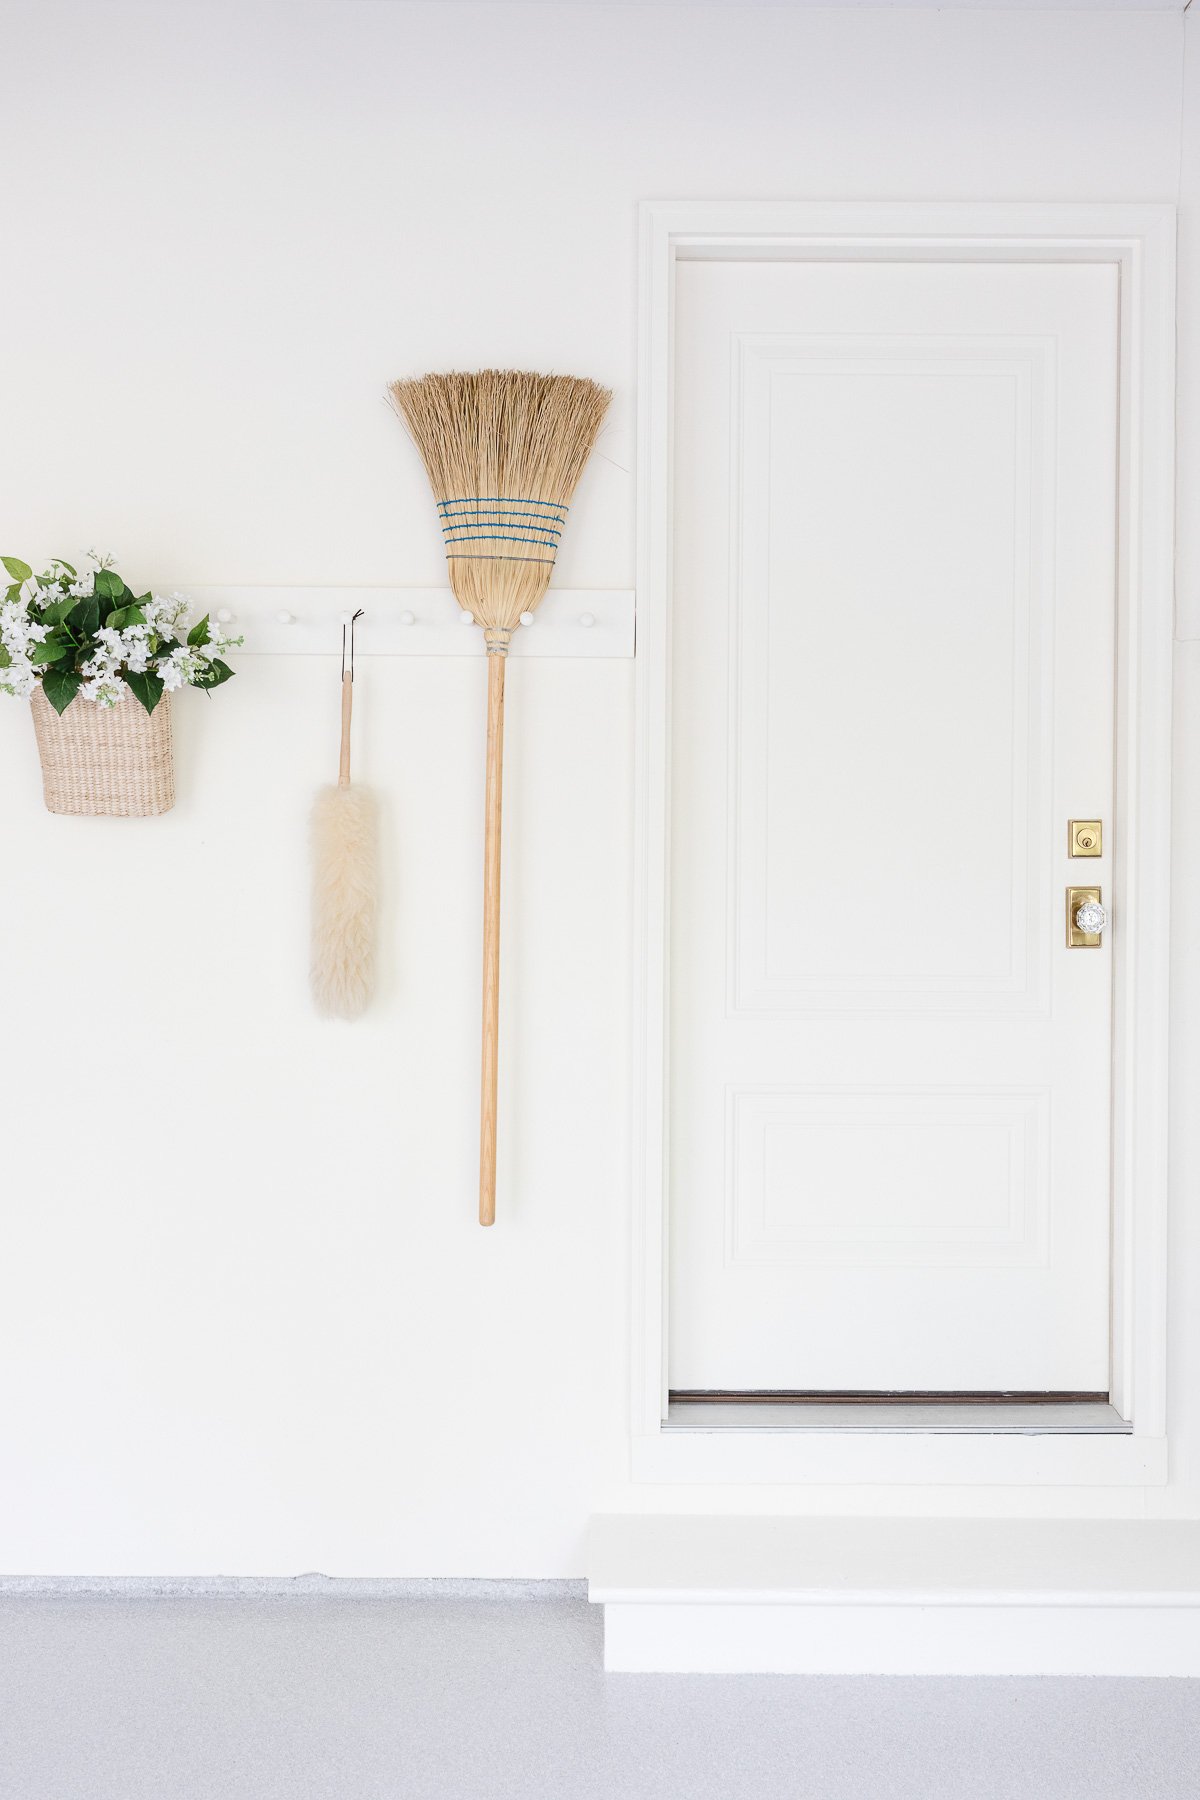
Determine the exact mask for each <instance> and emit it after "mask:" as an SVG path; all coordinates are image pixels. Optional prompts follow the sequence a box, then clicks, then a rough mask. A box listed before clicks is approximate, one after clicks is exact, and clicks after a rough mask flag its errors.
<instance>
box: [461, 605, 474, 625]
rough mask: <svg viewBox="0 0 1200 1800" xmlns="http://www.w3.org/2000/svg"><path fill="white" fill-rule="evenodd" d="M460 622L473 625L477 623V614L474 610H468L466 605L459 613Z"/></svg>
mask: <svg viewBox="0 0 1200 1800" xmlns="http://www.w3.org/2000/svg"><path fill="white" fill-rule="evenodd" d="M458 622H459V624H460V625H473V624H474V623H475V614H474V613H473V612H468V611H467V609H466V607H465V606H464V608H463V610H462V611H461V612H460V613H459V615H458Z"/></svg>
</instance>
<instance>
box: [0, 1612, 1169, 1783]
mask: <svg viewBox="0 0 1200 1800" xmlns="http://www.w3.org/2000/svg"><path fill="white" fill-rule="evenodd" d="M600 1627H601V1621H600V1618H599V1616H598V1614H597V1612H596V1610H595V1609H590V1608H589V1607H588V1606H587V1604H586V1602H584V1601H579V1600H564V1599H557V1600H544V1599H528V1600H473V1599H462V1600H458V1599H443V1598H437V1599H414V1600H405V1599H401V1600H396V1599H380V1600H369V1599H353V1600H344V1599H327V1598H321V1599H310V1598H292V1597H289V1598H286V1599H285V1598H265V1599H242V1598H239V1599H216V1598H209V1597H205V1598H201V1599H195V1598H191V1599H151V1598H136V1599H132V1600H131V1599H117V1598H99V1599H97V1598H91V1597H81V1596H72V1597H65V1598H57V1597H56V1598H16V1599H13V1598H8V1599H4V1600H2V1601H0V1795H2V1796H3V1797H4V1800H510V1797H511V1800H651V1797H653V1800H776V1797H779V1800H783V1797H785V1796H786V1797H787V1800H1141V1797H1142V1796H1145V1797H1146V1800H1184V1797H1185V1796H1186V1797H1187V1800H1195V1797H1196V1795H1197V1794H1198V1793H1200V1681H1196V1682H1187V1681H1107V1680H1104V1681H1101V1680H1090V1681H1061V1680H1053V1681H1030V1680H1012V1681H1008V1680H1005V1681H997V1680H969V1681H968V1680H961V1681H959V1680H938V1681H927V1680H882V1679H874V1678H855V1679H847V1678H844V1677H837V1678H828V1679H812V1678H809V1677H797V1676H775V1675H765V1676H741V1675H675V1676H672V1675H609V1676H606V1675H604V1673H603V1672H602V1669H601V1666H600Z"/></svg>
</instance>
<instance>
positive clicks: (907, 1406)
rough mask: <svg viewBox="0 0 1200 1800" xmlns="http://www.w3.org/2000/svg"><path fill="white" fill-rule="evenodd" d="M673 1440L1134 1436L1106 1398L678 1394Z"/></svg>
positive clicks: (672, 1412) (671, 1417) (668, 1426)
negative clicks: (833, 1435) (682, 1435)
mask: <svg viewBox="0 0 1200 1800" xmlns="http://www.w3.org/2000/svg"><path fill="white" fill-rule="evenodd" d="M664 1429H665V1430H667V1431H670V1432H727V1431H753V1432H804V1431H810V1432H905V1431H908V1432H935V1433H938V1434H943V1435H944V1434H955V1433H962V1434H966V1433H975V1434H980V1433H987V1434H997V1435H998V1434H1004V1433H1010V1434H1014V1435H1018V1436H1025V1437H1059V1436H1071V1435H1073V1436H1128V1435H1129V1434H1130V1433H1132V1431H1133V1426H1132V1425H1131V1424H1130V1423H1129V1421H1128V1420H1126V1419H1123V1418H1122V1417H1121V1415H1120V1413H1119V1412H1118V1411H1117V1409H1116V1407H1115V1406H1113V1405H1112V1403H1111V1401H1110V1400H1109V1398H1108V1395H1107V1394H1017V1393H1013V1394H966V1393H964V1394H951V1393H945V1394H877V1393H857V1394H799V1393H796V1394H792V1393H788V1394H770V1393H764V1394H712V1395H709V1394H700V1393H686V1394H672V1395H671V1397H670V1402H669V1404H668V1407H667V1416H666V1419H665V1420H664Z"/></svg>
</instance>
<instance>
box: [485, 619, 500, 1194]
mask: <svg viewBox="0 0 1200 1800" xmlns="http://www.w3.org/2000/svg"><path fill="white" fill-rule="evenodd" d="M505 660H506V659H505V658H504V656H502V655H500V656H498V655H495V654H494V653H492V654H489V656H488V659H487V665H488V715H487V793H486V799H485V801H484V813H485V822H484V837H483V1065H482V1077H483V1079H482V1083H481V1092H480V1104H479V1223H480V1224H481V1225H494V1224H495V1222H496V1089H497V1071H498V1059H499V1050H500V801H501V788H502V783H503V778H504V664H505Z"/></svg>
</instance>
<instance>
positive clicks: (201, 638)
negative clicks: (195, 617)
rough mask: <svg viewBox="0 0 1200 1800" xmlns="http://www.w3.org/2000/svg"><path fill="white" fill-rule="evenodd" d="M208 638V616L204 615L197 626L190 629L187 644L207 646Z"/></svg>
mask: <svg viewBox="0 0 1200 1800" xmlns="http://www.w3.org/2000/svg"><path fill="white" fill-rule="evenodd" d="M210 636H211V633H210V631H209V629H208V614H207V613H205V615H204V617H203V618H202V619H201V621H200V623H199V624H198V625H193V626H192V629H191V630H190V631H189V632H188V639H187V641H188V643H189V644H193V645H194V644H207V642H208V640H209V637H210Z"/></svg>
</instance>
